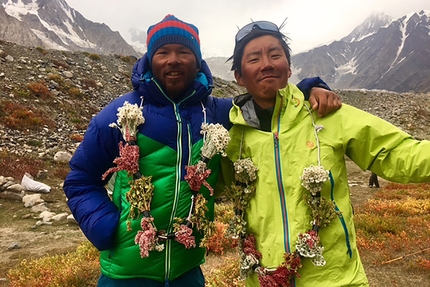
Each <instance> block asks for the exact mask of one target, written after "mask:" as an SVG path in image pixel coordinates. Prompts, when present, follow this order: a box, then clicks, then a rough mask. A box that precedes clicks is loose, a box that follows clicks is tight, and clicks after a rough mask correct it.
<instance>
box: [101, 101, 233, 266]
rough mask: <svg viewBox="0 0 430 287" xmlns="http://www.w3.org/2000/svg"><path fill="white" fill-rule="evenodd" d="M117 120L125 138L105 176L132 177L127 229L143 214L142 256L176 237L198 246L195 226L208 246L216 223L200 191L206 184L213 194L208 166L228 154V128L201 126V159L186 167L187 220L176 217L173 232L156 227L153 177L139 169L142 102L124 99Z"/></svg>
mask: <svg viewBox="0 0 430 287" xmlns="http://www.w3.org/2000/svg"><path fill="white" fill-rule="evenodd" d="M117 117H118V119H117V122H116V123H111V124H110V125H109V126H110V127H112V128H118V129H119V130H120V131H121V134H122V136H123V138H124V140H125V144H124V143H123V142H122V141H121V142H120V143H119V144H118V146H119V157H117V158H115V159H114V161H113V163H115V164H116V167H112V168H109V169H108V170H107V171H106V172H105V173H104V174H103V175H102V179H103V180H104V179H106V178H107V176H108V175H109V174H111V173H114V172H117V171H121V170H124V171H126V172H127V174H128V175H129V176H130V178H131V180H130V190H129V191H128V192H127V193H126V199H127V201H128V202H129V203H130V212H129V217H128V220H127V230H128V231H131V230H132V229H131V220H132V219H136V218H138V217H139V216H140V215H143V217H142V219H141V223H140V227H141V229H142V230H139V231H138V232H137V234H136V236H135V240H134V241H135V244H137V245H139V249H140V256H141V257H142V258H145V257H148V256H149V252H150V251H153V250H155V251H160V252H161V251H163V250H164V243H163V242H164V241H165V240H167V239H174V240H176V241H177V242H179V243H181V244H183V245H184V246H185V248H193V247H196V243H195V237H194V236H193V235H192V233H193V229H192V227H193V226H195V227H196V229H197V230H198V231H201V232H202V233H203V234H204V237H203V239H202V241H201V243H200V246H201V247H205V246H206V244H207V241H208V235H209V234H211V230H213V228H214V227H213V222H211V221H210V220H209V219H208V218H207V217H206V212H207V211H208V208H207V205H206V204H207V200H206V199H205V197H204V196H203V195H202V194H201V193H199V190H200V188H201V186H202V185H204V186H206V187H207V188H208V189H209V191H210V195H211V196H212V195H213V188H212V187H211V186H210V185H209V184H208V183H207V181H206V179H207V178H208V177H209V175H210V174H211V170H210V169H208V168H207V163H208V162H209V160H210V159H211V158H212V157H213V156H214V155H215V154H217V153H221V154H222V155H223V156H225V149H226V147H227V144H228V142H229V140H230V137H229V135H228V131H227V130H226V129H225V128H224V127H223V126H222V125H220V124H206V123H204V124H203V125H202V131H201V133H202V134H203V135H204V136H203V139H204V144H203V147H202V150H201V157H202V158H201V160H200V161H198V163H197V164H196V165H194V166H187V167H186V170H187V174H186V176H185V180H186V181H187V182H188V184H189V186H190V189H191V190H192V192H193V196H192V198H191V206H190V211H189V214H188V217H187V218H186V219H181V218H175V219H174V220H175V222H174V224H173V232H172V233H167V232H166V231H164V230H161V231H159V230H157V228H156V226H155V224H154V218H153V217H152V215H151V213H150V210H151V201H152V197H153V195H154V185H153V184H152V182H151V180H152V176H147V177H146V176H143V175H142V174H141V173H140V172H139V156H140V152H139V147H138V146H137V144H136V140H137V137H136V134H137V130H138V126H139V125H141V124H143V123H144V122H145V118H144V117H143V115H142V104H141V105H140V106H138V105H137V104H133V105H132V104H130V103H129V102H127V101H125V102H124V104H123V106H122V107H120V108H118V113H117Z"/></svg>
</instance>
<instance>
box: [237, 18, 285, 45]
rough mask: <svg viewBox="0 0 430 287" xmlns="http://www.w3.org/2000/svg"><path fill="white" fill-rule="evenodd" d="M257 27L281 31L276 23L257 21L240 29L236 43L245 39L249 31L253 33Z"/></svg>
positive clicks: (270, 30)
mask: <svg viewBox="0 0 430 287" xmlns="http://www.w3.org/2000/svg"><path fill="white" fill-rule="evenodd" d="M255 29H260V30H264V31H269V32H279V28H278V26H276V24H274V23H272V22H269V21H256V22H252V23H249V24H247V25H245V26H244V27H243V28H242V29H240V30H239V32H237V34H236V43H239V42H240V41H242V40H243V38H245V37H246V36H248V34H249V33H251V32H252V31H253V30H255Z"/></svg>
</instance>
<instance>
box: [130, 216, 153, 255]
mask: <svg viewBox="0 0 430 287" xmlns="http://www.w3.org/2000/svg"><path fill="white" fill-rule="evenodd" d="M153 222H154V218H153V217H143V218H142V221H141V222H140V226H141V227H142V231H139V232H137V234H136V237H135V238H134V243H135V244H138V245H139V248H140V256H141V257H142V258H145V257H148V256H149V251H152V250H154V249H155V246H156V236H157V229H156V228H155V227H154V225H153Z"/></svg>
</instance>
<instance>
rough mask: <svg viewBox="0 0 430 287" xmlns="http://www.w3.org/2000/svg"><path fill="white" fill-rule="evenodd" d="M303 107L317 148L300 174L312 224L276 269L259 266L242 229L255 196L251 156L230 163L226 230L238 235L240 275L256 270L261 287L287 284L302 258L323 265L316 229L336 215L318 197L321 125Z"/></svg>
mask: <svg viewBox="0 0 430 287" xmlns="http://www.w3.org/2000/svg"><path fill="white" fill-rule="evenodd" d="M305 107H306V108H307V110H308V113H309V114H310V116H311V119H312V125H313V128H314V135H315V138H316V142H317V151H318V165H317V166H312V165H311V166H310V167H307V168H304V170H303V174H302V176H301V177H300V179H301V180H302V186H303V187H304V188H305V189H306V190H308V191H309V193H308V194H306V195H305V200H306V202H307V203H308V205H309V207H310V209H311V211H312V217H313V220H312V222H311V225H312V227H311V228H310V229H309V230H308V231H306V232H304V233H299V234H298V235H297V242H296V245H295V247H296V250H295V251H294V252H292V253H285V254H284V262H282V263H281V265H280V266H278V267H277V268H275V269H270V268H265V267H262V266H261V265H260V261H261V258H262V254H261V253H260V252H259V251H258V250H257V247H256V239H255V237H254V235H253V234H247V232H246V224H247V223H246V221H245V219H244V214H245V210H246V208H247V206H248V203H249V200H250V199H251V198H252V197H253V196H254V195H255V191H256V187H255V180H256V178H257V176H256V172H257V170H258V168H257V167H256V166H255V165H254V164H253V163H252V160H251V159H249V158H247V159H240V158H239V159H238V160H236V161H235V162H234V171H235V182H234V183H232V185H231V186H230V187H228V188H226V195H227V197H228V198H229V199H230V200H231V201H232V202H233V206H234V209H235V216H234V218H233V220H232V222H231V223H230V227H229V232H230V235H231V236H233V237H236V238H237V237H239V238H240V241H239V249H240V257H241V266H240V277H241V279H242V280H244V279H246V278H247V277H248V276H250V275H251V274H252V273H256V274H258V279H259V281H260V286H262V287H271V286H290V283H291V280H292V279H293V278H294V277H298V278H300V274H299V269H300V268H301V267H302V263H301V260H302V258H311V260H312V263H313V264H314V265H315V266H324V265H325V264H326V261H325V259H324V257H323V251H324V247H323V245H322V244H321V240H320V237H319V230H320V228H321V227H325V226H327V225H328V224H329V223H330V222H331V220H332V219H333V218H335V216H336V215H337V214H338V212H337V211H336V210H335V206H334V203H333V202H332V201H331V200H327V199H325V198H324V197H322V196H321V191H322V188H323V184H324V182H325V181H326V180H327V179H328V174H329V172H328V171H327V170H325V169H324V167H323V166H322V165H321V162H320V158H321V156H320V146H319V138H318V132H319V131H321V130H322V129H323V126H321V125H315V121H314V118H313V115H312V113H311V111H310V109H309V108H308V107H307V106H306V105H305ZM242 136H243V135H242ZM241 153H242V147H240V151H239V154H241Z"/></svg>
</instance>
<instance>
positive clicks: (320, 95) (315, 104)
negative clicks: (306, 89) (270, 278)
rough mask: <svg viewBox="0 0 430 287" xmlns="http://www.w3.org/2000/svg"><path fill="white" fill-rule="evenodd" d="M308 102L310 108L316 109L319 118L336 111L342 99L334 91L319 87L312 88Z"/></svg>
mask: <svg viewBox="0 0 430 287" xmlns="http://www.w3.org/2000/svg"><path fill="white" fill-rule="evenodd" d="M309 103H310V104H311V106H312V110H314V111H316V110H318V117H320V118H323V117H325V116H326V115H329V114H331V113H333V112H335V111H337V110H338V109H340V107H341V106H342V100H341V99H340V97H339V96H338V95H337V94H336V93H335V92H332V91H329V90H326V89H323V88H319V87H314V88H312V90H311V93H310V96H309Z"/></svg>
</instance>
